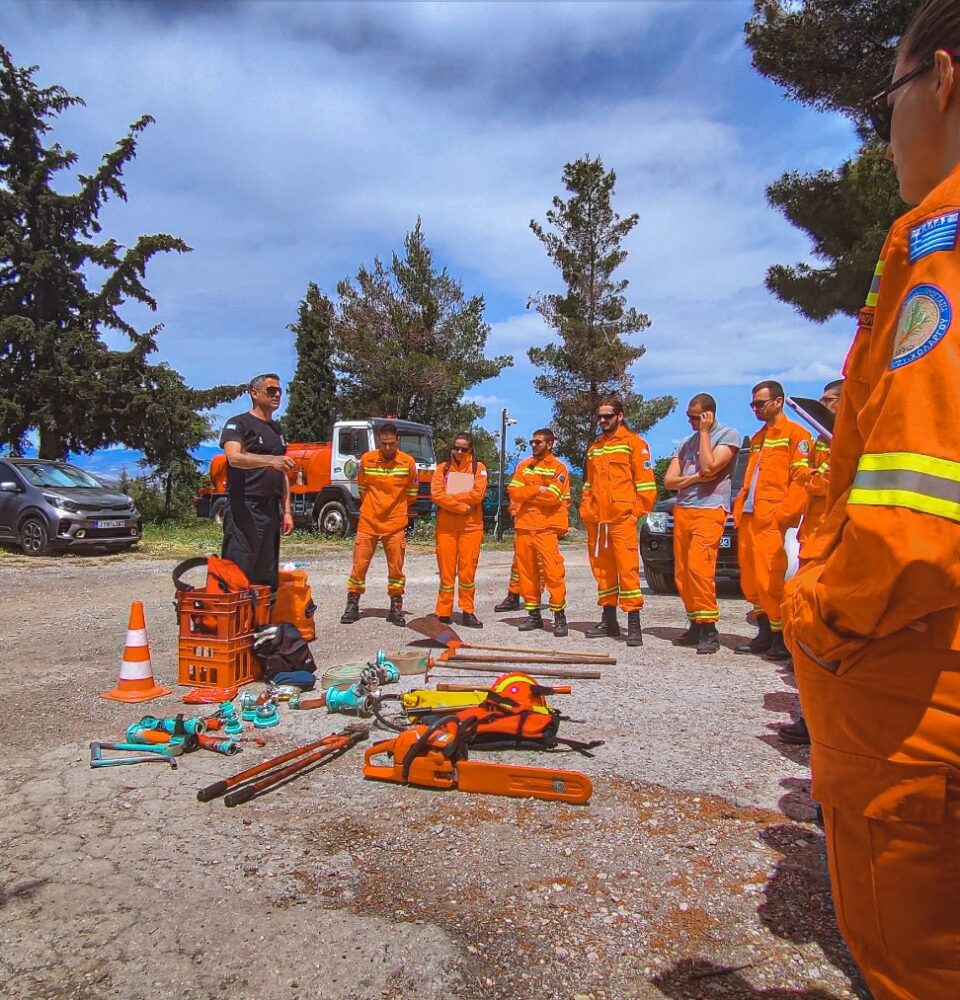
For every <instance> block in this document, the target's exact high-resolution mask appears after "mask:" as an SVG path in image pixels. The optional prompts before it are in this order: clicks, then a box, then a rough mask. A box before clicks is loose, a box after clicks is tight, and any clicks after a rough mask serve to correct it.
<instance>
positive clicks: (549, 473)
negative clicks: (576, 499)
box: [507, 427, 570, 637]
mask: <svg viewBox="0 0 960 1000" xmlns="http://www.w3.org/2000/svg"><path fill="white" fill-rule="evenodd" d="M554 443H555V439H554V435H553V431H552V430H550V428H549V427H541V428H540V429H539V430H535V431H534V432H533V435H532V436H531V438H530V449H531V451H532V452H533V457H532V458H525V459H524V460H523V461H522V462H521V463H520V464H519V465H518V466H517V468H516V469H515V470H514V473H513V477H512V478H511V480H510V485H509V486H508V487H507V489H508V491H509V493H510V502H511V503H513V504H516V505H517V512H516V514H515V515H514V519H513V526H514V530H515V532H516V536H515V541H514V548H515V551H516V554H517V568H518V569H519V570H520V593H521V594H522V595H523V603H524V607H525V608H526V609H527V620H526V621H525V622H524V623H523V624H522V625H521V626H520V631H521V632H531V631H533V630H534V629H538V628H543V619H542V618H541V616H540V572H541V568H542V572H543V581H544V582H545V583H546V586H547V592H548V593H549V595H550V604H549V607H550V610H551V611H552V612H553V634H554V635H555V636H559V637H562V636H565V635H567V616H566V612H565V610H564V609H565V608H566V606H567V585H566V579H565V574H564V565H563V556H562V555H560V537H561V536H562V535H565V534H566V533H567V531H568V530H569V528H570V522H569V518H568V513H567V512H568V510H569V507H570V472H569V470H568V469H567V467H566V466H565V465H564V464H563V462H561V461H560V460H559V459H558V458H556V457H555V456H554V454H553V446H554ZM538 560H539V564H538Z"/></svg>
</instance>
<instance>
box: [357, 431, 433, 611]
mask: <svg viewBox="0 0 960 1000" xmlns="http://www.w3.org/2000/svg"><path fill="white" fill-rule="evenodd" d="M377 445H378V447H377V450H376V451H368V452H364V454H363V455H362V456H361V458H360V470H359V472H358V473H357V488H358V489H359V491H360V521H359V523H358V525H357V537H356V540H355V541H354V544H353V568H352V569H351V570H350V577H349V579H348V580H347V607H346V610H345V611H344V612H343V615H342V616H341V617H340V621H341V622H342V623H343V624H344V625H349V624H351V623H352V622H355V621H356V620H357V619H358V618H359V617H360V595H361V594H362V593H363V592H364V590H365V589H366V579H367V568H368V567H369V566H370V560H371V559H372V558H373V553H374V552H375V551H376V549H377V542H383V553H384V555H385V556H386V557H387V593H388V594H389V595H390V611H389V613H388V614H387V621H388V622H392V623H393V624H394V625H404V624H406V623H405V621H404V618H403V586H404V583H405V582H406V577H405V576H404V575H403V557H404V554H405V553H406V550H407V535H406V531H407V524H408V523H409V521H410V513H409V507H410V505H411V504H412V503H414V501H415V500H416V499H417V492H418V490H419V480H418V478H417V463H416V462H415V461H414V460H413V458H412V457H411V456H410V455H408V454H407V453H406V452H403V451H400V439H399V437H398V435H397V427H396V424H391V423H386V424H381V425H380V428H379V429H378V431H377Z"/></svg>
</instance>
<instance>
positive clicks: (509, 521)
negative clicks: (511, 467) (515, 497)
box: [483, 469, 513, 531]
mask: <svg viewBox="0 0 960 1000" xmlns="http://www.w3.org/2000/svg"><path fill="white" fill-rule="evenodd" d="M488 475H489V482H488V483H487V492H486V493H485V494H484V497H483V530H484V531H493V530H494V529H495V528H496V526H497V484H498V483H499V482H500V470H499V469H490V470H489V472H488ZM509 480H510V473H509V472H508V473H507V482H509ZM509 506H510V498H509V497H508V496H507V489H506V483H505V484H504V489H503V498H502V501H501V514H500V516H501V518H502V519H503V530H504V531H512V530H513V518H512V517H511V516H510V511H509V509H508V508H509Z"/></svg>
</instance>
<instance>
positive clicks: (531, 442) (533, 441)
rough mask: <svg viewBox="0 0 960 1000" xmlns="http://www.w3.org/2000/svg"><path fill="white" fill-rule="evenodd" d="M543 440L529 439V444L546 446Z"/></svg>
mask: <svg viewBox="0 0 960 1000" xmlns="http://www.w3.org/2000/svg"><path fill="white" fill-rule="evenodd" d="M546 443H547V442H546V441H544V440H543V438H530V444H546Z"/></svg>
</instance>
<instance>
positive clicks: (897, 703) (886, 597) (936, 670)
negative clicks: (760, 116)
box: [784, 0, 960, 1000]
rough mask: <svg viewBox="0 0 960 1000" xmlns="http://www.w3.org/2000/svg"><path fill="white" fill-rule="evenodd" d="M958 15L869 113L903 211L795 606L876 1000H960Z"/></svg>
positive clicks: (844, 900)
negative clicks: (894, 177) (896, 184)
mask: <svg viewBox="0 0 960 1000" xmlns="http://www.w3.org/2000/svg"><path fill="white" fill-rule="evenodd" d="M958 60H960V5H958V4H957V2H956V0H932V2H930V3H927V4H925V5H924V6H923V7H922V8H921V9H920V11H919V13H917V14H916V15H915V17H914V20H913V22H912V24H911V26H910V27H909V28H908V30H907V32H906V34H905V35H904V38H903V40H902V41H901V43H900V47H899V51H898V58H897V63H896V66H895V68H894V70H893V82H892V83H891V84H890V86H889V87H888V88H887V90H886V91H885V92H884V93H883V94H882V95H880V99H879V102H877V103H873V107H872V110H873V112H874V122H875V125H876V127H877V131H878V133H879V134H880V135H881V136H882V138H883V139H885V140H887V141H888V143H889V145H888V148H887V155H888V157H889V158H890V159H892V160H893V164H894V167H895V168H896V172H897V176H898V178H899V181H900V195H901V197H902V198H903V199H904V201H906V202H907V203H908V204H913V205H915V206H916V207H915V208H914V209H912V210H911V211H908V212H907V213H906V214H905V215H903V216H901V217H900V218H899V219H898V220H897V221H896V222H895V223H894V224H893V226H892V227H891V229H890V232H889V234H888V236H887V240H886V243H885V244H884V246H883V249H882V251H881V254H880V262H879V264H878V265H877V269H876V273H875V281H874V284H873V286H871V290H870V293H869V295H868V297H867V302H866V306H865V308H864V309H863V310H862V311H861V313H860V323H859V326H858V329H857V333H856V337H855V338H854V341H853V345H852V347H851V349H850V352H849V354H848V355H847V360H846V364H845V366H844V375H845V376H846V381H845V382H844V387H843V398H842V399H841V401H840V410H839V412H838V414H837V422H836V427H835V429H834V435H833V440H832V442H831V450H830V490H829V494H828V496H827V513H826V516H825V518H824V520H823V523H822V524H821V526H820V530H819V531H818V532H817V535H816V537H815V538H814V539H812V541H811V542H810V544H809V545H808V547H807V552H806V559H807V560H808V561H807V562H806V563H805V564H804V566H803V567H802V568H801V570H800V572H799V573H798V574H797V576H796V577H795V578H794V579H793V580H791V582H790V585H789V587H788V589H787V592H786V596H785V600H784V608H785V611H786V614H787V641H788V643H789V645H790V647H791V649H792V650H793V652H794V654H795V655H794V662H795V664H796V672H797V680H798V682H799V686H800V694H801V698H802V700H803V708H804V711H805V713H806V717H807V723H808V725H809V727H810V736H811V739H812V748H811V766H812V770H813V789H812V794H813V796H814V797H815V798H816V799H818V800H819V801H820V802H821V803H822V805H823V812H824V825H825V828H826V837H825V840H826V845H827V852H828V859H829V862H830V876H831V880H832V882H833V890H834V892H833V895H834V902H835V907H836V911H837V920H838V923H839V925H840V930H841V931H842V933H843V936H844V938H845V939H846V942H847V944H848V945H849V947H850V951H851V952H852V954H853V957H854V958H855V959H856V961H857V964H858V965H859V966H860V969H861V970H862V972H863V974H864V977H865V978H866V980H867V984H868V985H869V987H870V990H871V992H872V994H873V996H874V998H875V1000H894V998H896V1000H906V998H909V1000H955V998H956V997H960V558H958V553H960V391H958V387H960V244H958V233H960V61H958Z"/></svg>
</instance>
